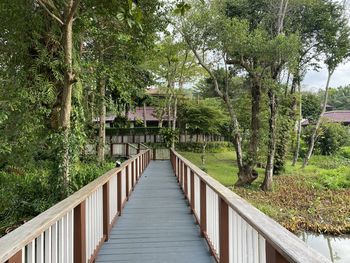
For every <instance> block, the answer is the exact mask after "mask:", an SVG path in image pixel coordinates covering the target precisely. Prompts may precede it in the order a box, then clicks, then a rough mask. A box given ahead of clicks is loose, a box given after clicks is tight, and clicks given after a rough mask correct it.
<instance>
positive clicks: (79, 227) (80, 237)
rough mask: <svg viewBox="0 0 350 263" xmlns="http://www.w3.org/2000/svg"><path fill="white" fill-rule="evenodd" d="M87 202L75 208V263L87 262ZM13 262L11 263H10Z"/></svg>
mask: <svg viewBox="0 0 350 263" xmlns="http://www.w3.org/2000/svg"><path fill="white" fill-rule="evenodd" d="M85 230H86V218H85V200H84V201H82V202H81V203H80V204H79V205H77V206H76V207H75V208H74V233H73V235H74V236H73V239H74V251H73V253H74V262H77V263H85V262H86V233H85ZM10 262H11V261H10Z"/></svg>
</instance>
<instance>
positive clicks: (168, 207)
mask: <svg viewBox="0 0 350 263" xmlns="http://www.w3.org/2000/svg"><path fill="white" fill-rule="evenodd" d="M96 262H110V263H112V262H146V263H148V262H169V263H173V262H174V263H175V262H184V263H196V262H201V263H202V262H203V263H206V262H214V259H213V257H212V256H211V255H210V253H209V250H208V247H207V244H206V242H205V240H204V239H203V238H202V237H201V236H200V232H199V228H198V226H197V225H196V224H195V221H194V218H193V215H192V214H191V213H190V209H189V207H188V203H187V201H186V200H185V198H184V195H183V194H182V192H181V190H180V188H179V186H178V184H177V182H176V178H175V176H174V175H173V171H172V169H171V164H170V161H152V162H151V163H150V164H149V166H148V168H147V169H146V170H145V172H144V174H143V176H142V177H141V179H140V181H139V183H138V184H137V186H136V187H135V191H134V192H133V193H132V195H131V197H130V199H129V202H127V203H126V205H125V208H124V210H123V211H122V216H121V217H119V218H118V221H117V222H116V224H115V225H114V227H113V229H112V231H111V234H110V239H109V240H108V241H107V242H106V243H104V244H103V246H102V248H101V250H100V252H99V254H98V256H97V258H96Z"/></svg>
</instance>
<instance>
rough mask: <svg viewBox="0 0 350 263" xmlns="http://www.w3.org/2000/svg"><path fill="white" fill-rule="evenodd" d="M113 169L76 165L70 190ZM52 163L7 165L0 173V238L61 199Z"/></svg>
mask: <svg viewBox="0 0 350 263" xmlns="http://www.w3.org/2000/svg"><path fill="white" fill-rule="evenodd" d="M113 167H114V163H105V164H103V165H102V166H101V165H99V164H98V163H97V162H95V161H91V160H90V161H89V162H75V165H74V167H73V169H72V171H73V174H72V177H71V181H70V191H71V192H74V191H76V190H79V189H80V188H81V187H83V186H84V185H86V184H88V183H90V182H91V181H93V180H94V179H96V178H97V177H99V176H101V175H102V174H104V173H105V172H107V171H108V170H110V169H112V168H113ZM53 173H55V163H53V162H51V161H41V162H37V163H36V164H35V165H30V164H29V165H27V166H26V167H15V166H7V167H6V168H5V169H3V171H2V172H0V200H1V202H0V236H1V235H3V234H4V233H5V231H6V229H8V230H12V229H13V228H15V227H17V226H18V225H20V224H23V223H24V222H25V221H28V220H30V219H31V218H32V217H35V216H36V215H38V214H40V213H42V212H43V211H45V210H47V209H48V208H50V207H51V206H52V205H54V204H55V203H57V202H58V201H60V200H61V198H62V196H61V194H60V192H59V191H58V189H57V182H56V180H57V177H53V176H52V174H53Z"/></svg>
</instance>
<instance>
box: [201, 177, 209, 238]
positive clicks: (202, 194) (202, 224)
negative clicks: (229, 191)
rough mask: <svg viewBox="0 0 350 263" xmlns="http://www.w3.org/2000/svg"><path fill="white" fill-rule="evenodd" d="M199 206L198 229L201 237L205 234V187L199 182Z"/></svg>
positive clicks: (203, 183)
mask: <svg viewBox="0 0 350 263" xmlns="http://www.w3.org/2000/svg"><path fill="white" fill-rule="evenodd" d="M200 190H201V194H200V205H201V218H200V228H201V232H202V235H204V234H205V233H206V232H207V186H206V184H205V182H203V181H202V180H201V185H200Z"/></svg>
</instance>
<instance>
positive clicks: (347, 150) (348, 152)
mask: <svg viewBox="0 0 350 263" xmlns="http://www.w3.org/2000/svg"><path fill="white" fill-rule="evenodd" d="M339 155H340V156H342V157H344V158H347V159H350V147H349V146H347V147H342V148H341V149H340V151H339Z"/></svg>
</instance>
